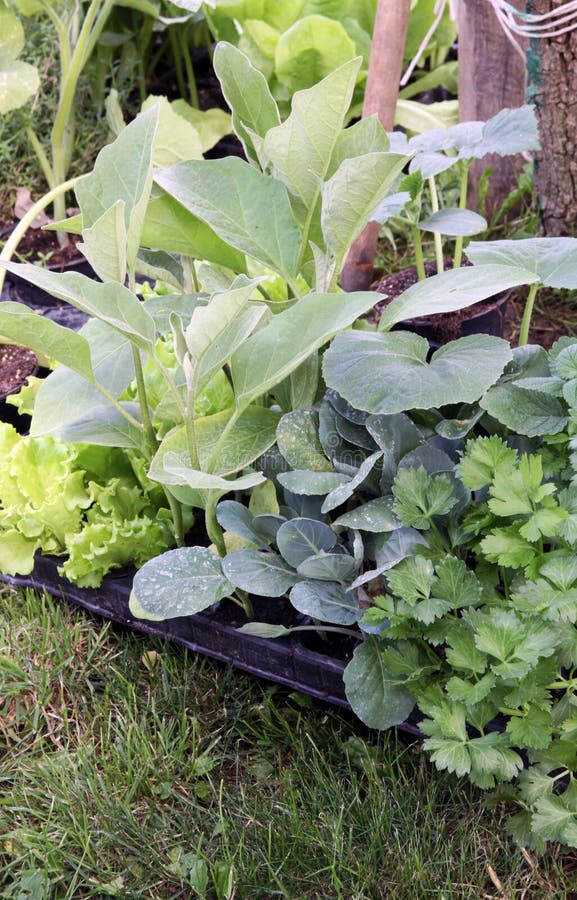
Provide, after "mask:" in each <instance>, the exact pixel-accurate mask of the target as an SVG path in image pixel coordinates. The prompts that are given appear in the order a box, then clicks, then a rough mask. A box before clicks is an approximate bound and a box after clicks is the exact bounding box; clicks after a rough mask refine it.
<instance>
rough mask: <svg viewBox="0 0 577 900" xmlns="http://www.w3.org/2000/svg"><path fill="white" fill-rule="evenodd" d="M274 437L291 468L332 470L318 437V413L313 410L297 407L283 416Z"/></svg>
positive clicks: (318, 470) (320, 470)
mask: <svg viewBox="0 0 577 900" xmlns="http://www.w3.org/2000/svg"><path fill="white" fill-rule="evenodd" d="M276 439H277V443H278V448H279V450H280V452H281V453H282V455H283V456H284V458H285V459H286V461H287V462H288V463H289V464H290V465H291V466H292V468H293V469H308V470H310V471H313V472H330V471H332V468H333V467H332V465H331V463H330V462H329V461H328V459H327V458H326V456H325V455H324V453H323V448H322V445H321V442H320V439H319V435H318V415H317V414H316V413H315V412H314V411H313V410H310V409H297V410H295V411H294V412H290V413H287V415H285V416H283V417H282V419H281V420H280V422H279V424H278V428H277V432H276Z"/></svg>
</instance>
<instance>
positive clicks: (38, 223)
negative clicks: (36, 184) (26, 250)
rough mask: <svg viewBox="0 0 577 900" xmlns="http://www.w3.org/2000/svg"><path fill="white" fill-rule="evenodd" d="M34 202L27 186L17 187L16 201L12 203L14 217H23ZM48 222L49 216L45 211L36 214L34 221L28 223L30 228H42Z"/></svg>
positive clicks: (49, 220)
mask: <svg viewBox="0 0 577 900" xmlns="http://www.w3.org/2000/svg"><path fill="white" fill-rule="evenodd" d="M35 202H36V201H35V200H33V199H32V197H31V195H30V191H29V190H28V188H25V187H19V188H18V190H17V191H16V203H15V204H14V215H15V216H16V218H17V219H22V218H24V216H25V215H26V213H27V212H28V210H29V209H31V208H32V207H33V206H34V203H35ZM49 222H52V219H51V218H50V216H47V215H46V213H45V212H41V213H39V214H38V215H37V216H36V218H35V219H34V221H33V222H31V223H30V228H42V226H43V225H48V223H49Z"/></svg>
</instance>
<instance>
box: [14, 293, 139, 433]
mask: <svg viewBox="0 0 577 900" xmlns="http://www.w3.org/2000/svg"><path fill="white" fill-rule="evenodd" d="M19 306H20V304H19ZM43 321H44V322H48V321H49V320H47V319H44V320H43ZM50 324H52V323H50ZM64 331H65V332H66V336H67V335H68V334H70V333H71V332H70V330H69V329H64ZM72 334H74V332H72ZM79 335H80V336H81V337H82V339H83V340H85V341H86V342H87V347H88V352H89V354H90V356H89V358H90V359H91V360H92V371H93V373H94V381H95V382H96V383H98V384H100V385H102V387H104V388H106V390H107V391H108V392H109V393H110V394H112V396H113V397H114V398H115V399H118V397H120V395H121V394H122V392H123V391H124V390H125V389H126V388H127V387H128V385H129V384H130V382H131V381H132V380H133V379H134V359H133V354H132V348H131V345H130V342H129V340H128V338H126V337H125V335H123V334H120V332H118V331H114V330H113V329H112V328H110V327H109V326H108V325H105V324H104V323H103V322H99V321H98V320H97V319H89V320H88V322H87V323H86V325H84V326H83V327H82V329H81V331H80V333H79ZM75 353H76V351H75ZM51 355H53V354H51ZM55 358H56V356H55ZM75 358H76V359H79V358H80V357H79V355H78V354H77V355H76V357H75ZM103 400H104V398H103V396H102V394H101V393H100V391H98V390H97V388H96V387H95V385H94V384H93V383H92V379H90V380H87V376H86V375H85V374H78V373H77V371H75V370H72V371H71V369H70V368H68V367H67V365H63V366H59V367H58V368H56V369H55V370H54V371H53V372H51V373H50V374H49V375H48V376H47V377H46V378H44V379H43V381H42V384H41V385H40V387H39V389H38V393H37V395H36V400H35V403H34V415H33V418H32V426H31V429H30V430H31V433H32V434H33V435H35V436H37V435H41V434H50V435H54V436H57V435H59V434H60V430H61V428H63V427H65V426H66V424H67V423H68V422H73V421H74V420H75V419H77V418H79V417H80V416H82V415H85V414H88V412H89V410H90V409H91V408H93V407H98V406H100V405H101V404H102V403H103Z"/></svg>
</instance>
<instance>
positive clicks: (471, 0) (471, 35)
mask: <svg viewBox="0 0 577 900" xmlns="http://www.w3.org/2000/svg"><path fill="white" fill-rule="evenodd" d="M509 2H510V3H511V5H512V6H514V7H515V8H516V9H518V10H523V11H524V7H525V0H509ZM524 102H525V63H524V60H523V58H522V57H521V55H520V54H519V53H518V52H517V51H516V50H515V48H514V47H513V45H512V44H511V42H510V40H509V39H508V38H507V36H506V34H505V32H504V30H503V28H502V27H501V24H500V22H499V20H498V18H497V16H496V15H495V11H494V9H493V7H492V6H491V4H490V3H487V2H486V0H461V2H460V6H459V119H460V121H461V122H469V121H472V120H481V121H486V120H487V119H490V118H491V117H492V116H495V115H497V113H498V112H499V111H500V110H502V109H504V108H515V107H517V106H522V105H523V104H524ZM488 166H491V167H492V170H493V171H492V173H491V178H490V181H489V192H488V195H487V201H486V212H487V213H488V214H489V215H490V214H491V213H493V212H495V210H497V209H498V208H499V207H500V205H501V203H502V202H503V201H504V200H505V198H506V197H507V196H508V194H509V193H510V192H511V190H512V189H513V188H514V187H515V183H516V176H517V173H518V172H519V171H520V170H521V168H522V166H523V158H522V157H520V156H498V155H497V154H491V155H489V156H486V157H484V158H483V159H481V160H475V162H474V163H473V165H472V167H471V170H470V174H469V194H468V200H467V202H468V205H469V206H470V207H471V208H472V209H477V206H478V186H479V179H480V177H481V175H482V174H483V172H484V171H485V170H486V168H487V167H488Z"/></svg>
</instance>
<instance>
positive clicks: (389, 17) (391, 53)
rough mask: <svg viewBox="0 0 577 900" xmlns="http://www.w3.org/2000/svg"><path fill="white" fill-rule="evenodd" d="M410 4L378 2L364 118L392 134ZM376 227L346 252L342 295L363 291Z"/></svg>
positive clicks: (368, 280)
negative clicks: (374, 120)
mask: <svg viewBox="0 0 577 900" xmlns="http://www.w3.org/2000/svg"><path fill="white" fill-rule="evenodd" d="M410 8H411V0H378V5H377V14H376V17H375V27H374V31H373V43H372V47H371V57H370V60H369V72H368V76H367V87H366V91H365V99H364V103H363V118H366V117H367V116H372V115H374V114H375V113H376V114H377V115H378V117H379V120H380V122H381V124H382V126H383V128H385V129H386V130H387V131H392V129H393V125H394V122H395V109H396V106H397V98H398V94H399V81H400V79H401V73H402V68H403V53H404V50H405V42H406V39H407V28H408V24H409V12H410ZM378 239H379V225H378V223H377V222H369V224H368V225H367V227H366V228H365V230H364V231H363V233H362V234H361V235H360V236H359V237H358V238H357V240H356V241H355V242H354V244H353V246H352V247H351V249H350V250H349V253H348V256H347V259H346V262H345V265H344V267H343V271H342V275H341V286H342V288H343V290H345V291H360V290H366V288H368V287H369V285H370V283H371V281H372V277H373V267H374V262H375V253H376V252H377V242H378Z"/></svg>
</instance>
